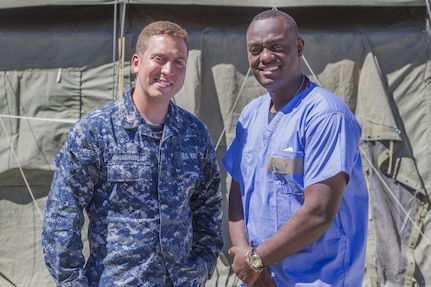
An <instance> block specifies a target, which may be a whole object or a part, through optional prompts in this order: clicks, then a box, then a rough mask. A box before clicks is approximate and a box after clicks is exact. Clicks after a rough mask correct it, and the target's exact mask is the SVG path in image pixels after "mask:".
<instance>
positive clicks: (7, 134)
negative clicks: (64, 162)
mask: <svg viewBox="0 0 431 287" xmlns="http://www.w3.org/2000/svg"><path fill="white" fill-rule="evenodd" d="M0 123H1V125H2V127H3V130H4V133H5V135H6V138H7V140H8V142H9V146H10V150H11V153H12V155H13V157H14V159H15V161H16V164H17V165H18V169H19V171H20V172H21V176H22V178H23V180H24V182H25V185H26V187H27V190H28V192H29V193H30V196H31V199H32V200H33V203H34V205H35V206H36V209H37V212H38V213H39V215H40V218H41V219H42V220H43V216H42V212H41V211H40V208H39V205H38V204H37V201H36V198H35V196H34V194H33V191H32V190H31V188H30V185H29V184H28V181H27V177H26V176H25V174H24V171H23V170H22V167H21V164H20V163H19V160H18V157H17V155H16V153H15V149H14V148H13V145H12V141H11V138H10V136H9V133H8V132H7V130H6V126H5V124H4V122H3V119H2V118H1V117H0Z"/></svg>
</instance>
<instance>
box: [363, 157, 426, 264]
mask: <svg viewBox="0 0 431 287" xmlns="http://www.w3.org/2000/svg"><path fill="white" fill-rule="evenodd" d="M360 150H361V154H362V156H363V157H364V158H365V159H366V160H367V162H368V164H369V166H370V167H371V169H372V170H373V171H374V172H375V174H376V175H377V178H378V179H379V180H380V182H381V183H382V184H383V186H384V187H385V188H386V190H387V191H388V192H389V194H390V195H391V196H392V197H393V199H394V200H395V202H396V203H397V205H398V206H399V207H400V209H401V210H402V211H403V212H404V214H405V215H406V218H405V219H407V220H409V221H410V222H411V223H412V224H413V227H414V228H416V229H417V230H418V232H419V234H420V235H422V237H423V239H424V240H425V241H426V242H427V243H428V245H430V246H431V239H430V238H428V237H427V236H425V234H424V233H423V232H422V230H421V229H420V227H419V226H418V225H417V224H416V222H415V221H414V219H413V218H411V217H410V212H409V211H407V210H406V209H405V208H404V206H403V204H402V203H401V202H400V201H399V200H398V198H397V197H396V195H395V194H394V192H392V190H391V188H390V187H389V186H388V185H387V183H386V182H385V181H384V179H383V177H382V175H381V174H380V172H379V171H378V170H377V168H376V167H375V165H374V163H373V162H372V161H371V159H370V158H369V157H368V156H367V155H366V153H365V151H364V150H363V149H362V148H360ZM427 260H428V258H427ZM429 263H431V262H429Z"/></svg>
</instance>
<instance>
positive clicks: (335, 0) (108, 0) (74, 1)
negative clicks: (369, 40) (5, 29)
mask: <svg viewBox="0 0 431 287" xmlns="http://www.w3.org/2000/svg"><path fill="white" fill-rule="evenodd" d="M114 3H126V4H147V5H148V4H161V5H203V6H205V5H208V6H238V7H267V8H271V7H312V6H388V7H389V6H390V7H393V6H425V3H424V1H421V0H351V1H345V0H273V1H262V0H124V1H121V0H116V1H114V0H20V1H16V0H3V1H2V3H1V4H0V9H6V8H18V7H30V6H49V5H52V6H55V5H71V6H72V5H101V4H104V5H112V4H114Z"/></svg>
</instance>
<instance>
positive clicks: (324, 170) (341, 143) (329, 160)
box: [304, 113, 361, 186]
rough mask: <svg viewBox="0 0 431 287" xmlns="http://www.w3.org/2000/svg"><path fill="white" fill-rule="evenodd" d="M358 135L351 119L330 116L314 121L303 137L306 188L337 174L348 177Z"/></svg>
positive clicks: (342, 115)
mask: <svg viewBox="0 0 431 287" xmlns="http://www.w3.org/2000/svg"><path fill="white" fill-rule="evenodd" d="M360 135H361V128H360V126H359V124H358V123H357V121H356V119H355V118H354V117H353V116H350V115H346V114H343V113H330V114H327V115H323V116H321V117H317V118H316V119H315V120H314V124H313V125H311V127H310V128H309V129H308V131H307V136H306V137H307V145H306V149H305V154H306V157H305V164H304V167H305V170H304V171H305V173H304V184H305V186H309V185H311V184H314V183H317V182H320V181H323V180H326V179H328V178H330V177H332V176H334V175H336V174H337V173H340V172H345V173H346V174H347V175H348V176H349V177H350V176H351V171H352V170H353V167H354V163H355V157H356V156H357V153H358V150H359V147H358V145H359V139H360Z"/></svg>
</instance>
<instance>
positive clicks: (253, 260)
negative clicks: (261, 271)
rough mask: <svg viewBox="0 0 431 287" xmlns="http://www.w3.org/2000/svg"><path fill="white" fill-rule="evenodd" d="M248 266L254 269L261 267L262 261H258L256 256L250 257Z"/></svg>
mask: <svg viewBox="0 0 431 287" xmlns="http://www.w3.org/2000/svg"><path fill="white" fill-rule="evenodd" d="M250 264H251V265H252V266H254V267H256V268H258V267H261V266H262V260H261V259H260V257H259V256H256V255H252V256H251V258H250Z"/></svg>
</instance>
